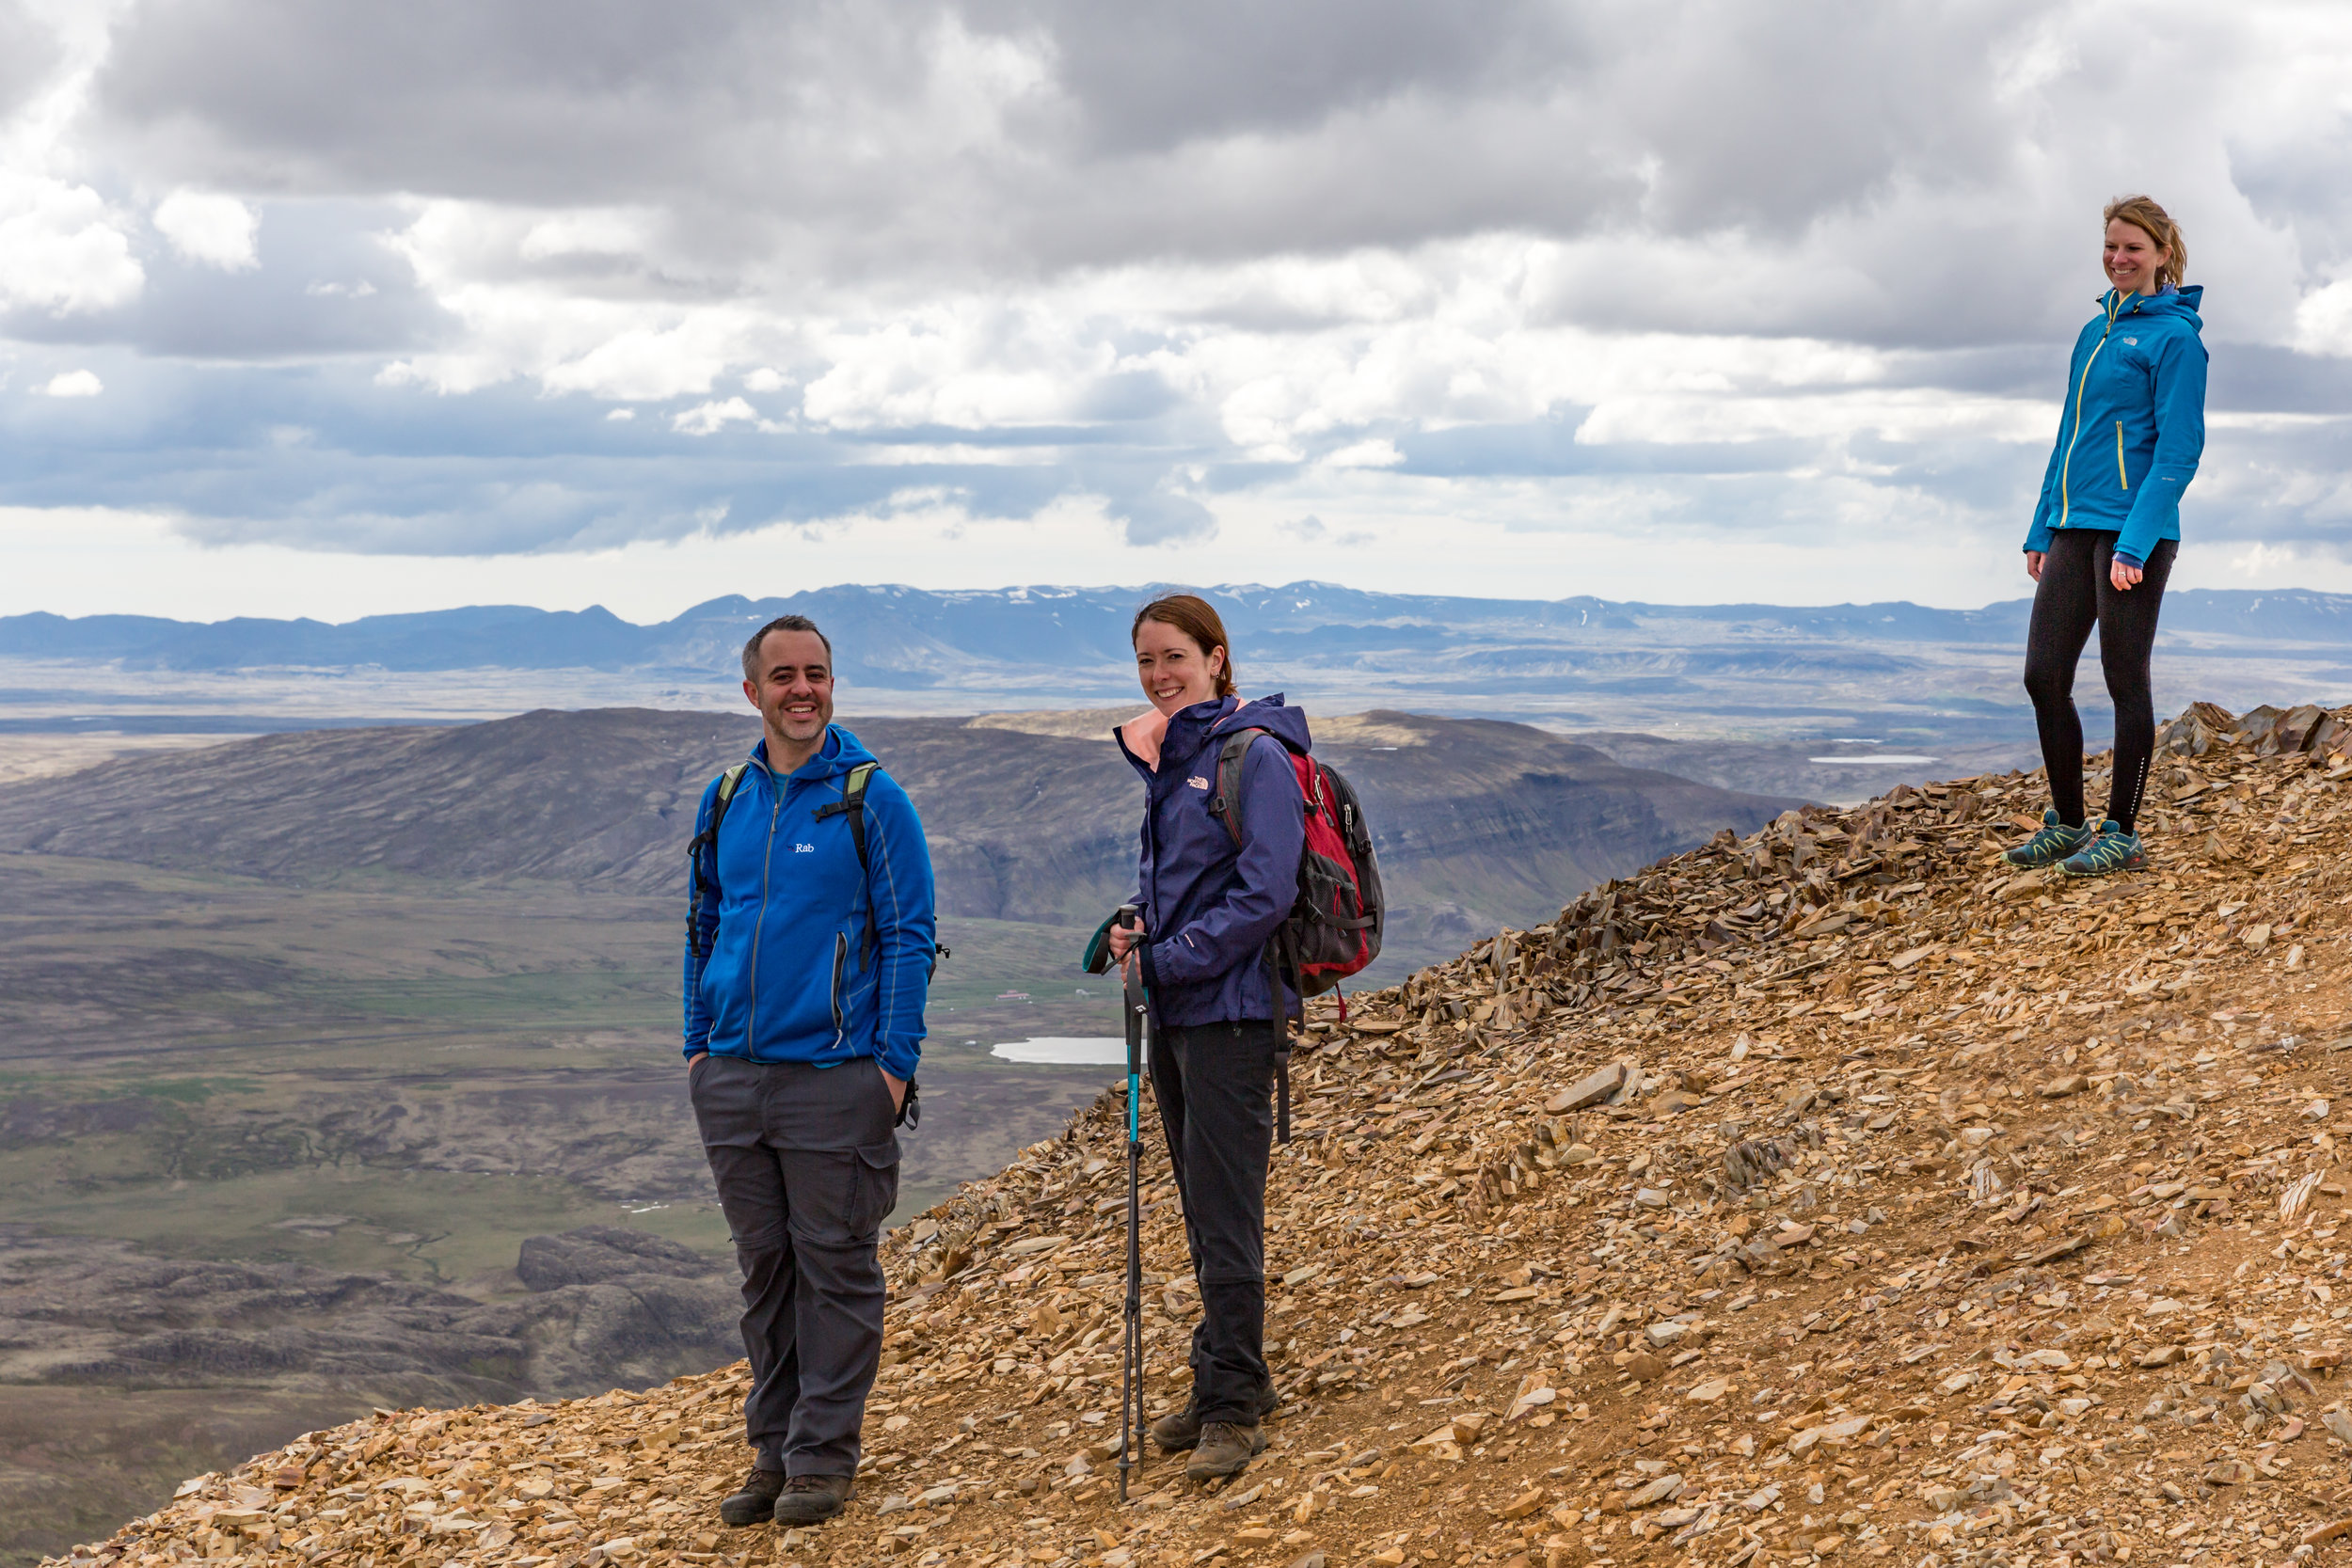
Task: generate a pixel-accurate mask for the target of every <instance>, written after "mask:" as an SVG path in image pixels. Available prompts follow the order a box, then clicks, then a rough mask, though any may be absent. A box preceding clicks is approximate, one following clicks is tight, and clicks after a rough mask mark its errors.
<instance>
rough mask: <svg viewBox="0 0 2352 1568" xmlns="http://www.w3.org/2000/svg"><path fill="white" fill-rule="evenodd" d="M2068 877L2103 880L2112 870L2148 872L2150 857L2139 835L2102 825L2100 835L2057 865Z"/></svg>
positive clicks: (2110, 825) (2104, 823)
mask: <svg viewBox="0 0 2352 1568" xmlns="http://www.w3.org/2000/svg"><path fill="white" fill-rule="evenodd" d="M2058 869H2059V870H2061V871H2063V872H2065V873H2066V874H2067V875H2068V876H2069V877H2104V876H2106V875H2107V874H2108V873H2109V872H2112V871H2145V870H2147V869H2148V856H2147V854H2146V853H2145V852H2144V851H2143V850H2142V849H2141V847H2140V843H2139V835H2138V834H2137V833H2127V832H2124V831H2123V830H2122V827H2120V826H2119V825H2117V824H2116V823H2114V822H2111V821H2110V822H2102V823H2100V824H2099V836H2098V837H2097V838H2094V839H2092V840H2091V841H2090V843H2089V844H2087V845H2085V846H2084V847H2082V848H2080V849H2077V850H2075V851H2074V853H2073V854H2071V855H2069V856H2067V857H2066V859H2065V860H2063V861H2061V862H2060V863H2058Z"/></svg>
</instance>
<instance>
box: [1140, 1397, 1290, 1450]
mask: <svg viewBox="0 0 2352 1568" xmlns="http://www.w3.org/2000/svg"><path fill="white" fill-rule="evenodd" d="M1281 1402H1282V1396H1281V1395H1279V1394H1278V1393H1276V1392H1275V1391H1274V1385H1272V1384H1271V1383H1269V1384H1267V1385H1266V1386H1264V1387H1263V1388H1261V1389H1259V1390H1258V1404H1257V1410H1258V1419H1260V1420H1262V1421H1263V1420H1264V1419H1265V1418H1267V1417H1268V1416H1271V1415H1273V1414H1274V1412H1275V1411H1276V1409H1278V1408H1279V1406H1280V1405H1281ZM1148 1430H1149V1431H1150V1432H1151V1433H1152V1442H1154V1443H1157V1444H1158V1445H1159V1446H1160V1452H1162V1453H1181V1452H1183V1451H1184V1449H1189V1448H1191V1447H1192V1446H1193V1445H1194V1444H1196V1443H1198V1442H1200V1404H1199V1403H1198V1402H1186V1403H1185V1405H1184V1408H1183V1409H1182V1410H1171V1411H1169V1412H1168V1414H1167V1415H1165V1416H1163V1417H1161V1418H1159V1419H1158V1420H1156V1421H1153V1422H1152V1425H1151V1427H1150V1428H1149V1429H1148Z"/></svg>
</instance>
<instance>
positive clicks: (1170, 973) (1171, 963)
mask: <svg viewBox="0 0 2352 1568" xmlns="http://www.w3.org/2000/svg"><path fill="white" fill-rule="evenodd" d="M1244 729H1263V730H1266V731H1268V732H1269V734H1268V735H1262V736H1258V737H1257V738H1256V739H1255V740H1253V741H1251V742H1250V745H1249V751H1248V754H1247V755H1246V756H1245V757H1244V758H1243V759H1242V768H1241V825H1242V832H1241V840H1242V841H1241V844H1240V846H1239V847H1235V845H1234V843H1233V835H1232V833H1231V832H1229V831H1228V830H1227V828H1226V826H1225V824H1224V823H1223V822H1221V821H1219V820H1218V819H1217V818H1216V817H1215V816H1211V815H1210V813H1209V802H1210V800H1212V799H1214V798H1215V796H1216V759H1217V753H1218V752H1219V751H1220V750H1222V748H1223V745H1224V739H1225V736H1229V735H1231V734H1232V732H1233V731H1235V730H1244ZM1277 736H1279V739H1277V738H1274V737H1277ZM1118 739H1119V749H1120V752H1121V753H1123V754H1124V755H1125V756H1126V758H1127V760H1128V761H1129V762H1130V763H1132V764H1133V765H1134V766H1135V769H1136V772H1137V773H1139V774H1141V775H1142V776H1143V787H1144V791H1145V797H1146V804H1145V808H1144V814H1143V853H1142V859H1141V863H1140V867H1139V875H1138V877H1137V881H1138V882H1139V884H1140V892H1139V893H1138V895H1137V896H1136V904H1137V905H1139V906H1140V907H1141V909H1142V910H1143V922H1144V930H1145V932H1146V934H1147V938H1148V941H1147V942H1146V944H1145V945H1144V947H1143V949H1142V953H1143V980H1144V984H1145V986H1146V987H1147V988H1149V990H1150V991H1151V995H1152V1015H1153V1018H1154V1019H1155V1021H1156V1022H1158V1023H1159V1024H1160V1026H1162V1027H1164V1028H1184V1027H1187V1026H1190V1025H1193V1024H1201V1023H1226V1022H1239V1021H1241V1020H1245V1019H1271V1018H1273V1017H1274V1016H1275V1012H1274V1001H1273V998H1271V997H1270V996H1269V995H1268V994H1267V990H1266V965H1265V946H1266V942H1267V940H1268V939H1269V938H1271V937H1272V936H1273V935H1274V933H1275V931H1276V929H1277V928H1278V927H1280V925H1281V924H1282V921H1283V919H1284V918H1285V917H1286V916H1288V915H1289V913H1290V912H1291V906H1292V905H1293V904H1295V902H1297V899H1298V857H1299V853H1300V851H1301V850H1302V849H1304V848H1305V847H1306V839H1307V806H1306V801H1305V800H1303V799H1301V797H1300V796H1299V793H1298V776H1297V775H1296V774H1295V772H1293V771H1292V769H1291V762H1290V756H1289V754H1288V753H1289V752H1299V753H1301V754H1304V753H1305V752H1307V750H1308V736H1307V715H1306V714H1305V712H1303V711H1302V710H1300V709H1298V708H1295V707H1285V706H1283V705H1282V698H1281V696H1280V694H1279V693H1277V694H1276V695H1274V696H1271V697H1261V698H1259V699H1257V700H1255V701H1253V702H1250V703H1248V704H1244V703H1242V702H1241V700H1240V699H1239V698H1235V697H1221V698H1218V699H1216V700H1215V701H1213V702H1206V703H1195V704H1194V705H1192V706H1190V707H1188V708H1185V709H1184V710H1183V711H1182V712H1180V713H1178V714H1176V715H1175V716H1174V717H1173V718H1171V719H1170V720H1168V733H1167V734H1166V735H1165V736H1163V737H1162V738H1161V741H1160V760H1159V766H1158V767H1157V768H1152V767H1151V766H1149V765H1148V764H1146V763H1145V762H1144V761H1143V759H1142V758H1141V757H1138V756H1137V755H1136V753H1135V752H1133V751H1131V750H1129V748H1128V745H1127V737H1126V736H1124V735H1123V734H1122V735H1120V736H1118ZM1286 748H1287V750H1286ZM1282 1008H1283V1011H1284V1012H1285V1013H1286V1014H1289V1015H1291V1016H1295V1015H1296V1014H1297V1013H1298V1010H1299V1007H1298V1000H1297V998H1296V997H1295V995H1294V994H1292V991H1291V989H1290V987H1288V986H1287V985H1286V986H1283V987H1282Z"/></svg>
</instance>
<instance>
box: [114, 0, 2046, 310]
mask: <svg viewBox="0 0 2352 1568" xmlns="http://www.w3.org/2000/svg"><path fill="white" fill-rule="evenodd" d="M2035 10H2036V8H2035V7H2033V6H2030V5H2026V4H2023V3H2015V0H2012V3H2010V4H1985V5H1978V6H1970V7H1942V6H1933V7H1928V6H1888V5H1871V4H1861V3H1846V4H1832V5H1821V6H1810V7H1800V8H1788V7H1756V6H1754V5H1746V4H1740V3H1738V0H1686V3H1684V4H1680V5H1673V6H1660V5H1651V4H1643V5H1632V4H1602V5H1573V6H1572V5H1560V4H1551V5H1546V4H1536V3H1530V0H1502V3H1499V4H1496V5H1492V6H1486V7H1481V8H1469V9H1464V8H1443V7H1433V6H1428V5H1426V4H1421V3H1418V0H1302V3H1300V4H1296V5H1290V6H1273V7H1269V6H1263V5H1256V4H1248V3H1244V0H1211V3H1207V4H1199V3H1181V4H1180V3H1172V0H1153V3H1146V4H1137V5H1128V6H1119V7H1103V6H1099V5H1087V4H1055V3H1041V0H972V3H970V4H966V5H963V6H951V5H941V4H936V3H929V0H926V3H919V4H906V3H898V4H892V3H877V0H860V3H857V4H813V5H811V4H803V5H794V6H787V7H774V8H761V7H749V6H743V5H739V4H735V3H722V0H678V3H675V4H671V5H665V6H662V7H659V8H651V7H644V6H642V5H637V4H634V3H624V0H503V3H492V4H482V3H479V0H419V3H412V4H409V5H405V6H401V7H397V8H373V7H357V8H347V7H319V6H315V5H311V4H308V3H305V0H151V3H150V4H148V5H145V6H143V7H141V8H139V9H138V10H137V11H135V13H134V14H133V15H132V17H131V19H130V20H129V21H128V22H127V23H126V24H124V26H123V27H122V28H121V29H120V31H119V33H118V35H117V37H116V40H115V43H114V47H113V50H112V53H111V55H110V57H109V59H108V61H107V63H106V64H105V66H104V68H103V71H102V73H101V75H100V77H99V80H98V83H97V89H96V92H97V100H96V101H97V104H98V109H99V113H100V115H101V116H102V129H101V135H102V136H103V138H105V139H106V140H108V141H109V142H110V143H111V145H113V146H115V147H116V148H118V149H119V150H122V151H123V152H124V153H125V155H127V156H131V157H134V158H135V161H136V162H137V163H138V164H139V166H142V167H144V168H148V169H151V170H154V171H157V172H159V173H164V174H167V175H168V176H170V177H172V178H176V179H179V180H181V181H183V182H198V183H211V184H216V185H222V186H227V187H234V188H241V189H247V190H252V191H259V192H269V191H282V192H285V193H288V194H304V195H331V196H339V197H341V196H355V195H356V196H374V195H388V194H392V193H400V192H411V193H420V194H432V195H439V196H449V197H459V198H475V199H482V200H489V201H504V202H517V203H524V204H529V205H537V206H547V205H562V204H567V203H568V204H590V203H655V204H659V205H660V206H662V207H663V208H664V209H666V210H667V211H668V212H670V213H671V214H674V216H675V224H674V226H673V228H672V230H671V231H670V234H669V243H670V244H671V245H673V246H675V249H676V250H677V251H678V252H679V253H680V254H682V255H683V256H685V257H687V258H690V259H691V260H692V261H695V262H697V263H699V264H701V265H704V266H707V267H709V268H711V269H712V271H713V273H714V274H716V275H720V276H723V275H726V274H728V273H729V272H731V271H732V270H733V269H734V268H736V267H739V266H741V265H743V264H745V263H746V261H747V260H748V259H751V258H757V257H768V256H778V255H780V256H782V257H783V258H784V259H785V261H786V262H787V265H791V266H802V267H810V268H815V269H818V271H819V272H820V273H830V272H832V271H833V270H834V269H835V268H840V267H845V266H848V265H850V264H852V263H854V264H856V265H858V266H861V267H867V268H872V267H879V268H881V269H882V270H883V271H884V272H885V273H889V272H894V271H895V272H901V273H905V274H908V275H913V276H924V275H937V274H939V273H942V272H946V273H954V272H957V271H960V270H968V271H969V272H970V273H971V274H972V275H974V276H978V277H993V276H998V275H1000V274H1007V273H1011V274H1024V273H1031V272H1044V273H1051V272H1053V271H1055V270H1056V269H1059V268H1064V267H1070V266H1103V265H1116V264H1120V263H1123V262H1129V261H1164V260H1167V259H1168V258H1172V257H1173V258H1200V259H1206V260H1230V259H1232V258H1234V257H1241V256H1250V255H1257V254H1263V253H1265V252H1268V251H1286V250H1306V251H1331V250H1339V249H1344V248H1346V247H1349V246H1356V245H1389V246H1401V245H1415V244H1419V243H1422V242H1425V241H1430V240H1437V239H1443V238H1447V237H1451V236H1456V235H1461V234H1467V233H1473V232H1478V231H1482V230H1497V229H1503V230H1523V231H1528V232H1534V233H1541V234H1553V235H1563V236H1572V235H1581V234H1588V233H1594V232H1599V231H1605V230H1611V229H1629V230H1642V231H1645V232H1653V233H1665V234H1684V235H1689V234H1701V233H1707V232H1711V231H1719V230H1727V229H1738V228H1744V229H1748V230H1755V231H1756V232H1758V233H1760V234H1764V235H1767V236H1771V235H1779V236H1784V237H1786V236H1793V235H1795V234H1797V233H1799V232H1800V231H1802V230H1804V228H1805V227H1806V226H1807V225H1808V224H1811V223H1813V222H1815V221H1817V220H1819V219H1820V218H1821V217H1822V216H1823V215H1824V214H1829V213H1834V212H1836V211H1838V210H1841V209H1849V208H1853V207H1856V206H1858V205H1861V204H1866V203H1868V202H1870V201H1872V200H1873V199H1876V198H1880V197H1883V195H1885V194H1886V193H1887V192H1889V191H1890V190H1892V189H1894V188H1895V187H1896V186H1898V185H1899V184H1901V183H1903V182H1913V183H1923V184H1928V185H1934V184H1939V183H1952V184H1959V185H1964V186H1981V185H1983V184H1986V183H1990V182H1996V181H1998V180H1999V179H2000V178H2001V176H2002V175H2003V173H2004V171H2005V169H2006V168H2007V166H2009V165H2010V162H2011V161H2012V160H2014V159H2016V158H2017V157H2018V156H2020V150H2021V137H2020V132H2021V130H2023V129H2024V127H2023V126H2022V125H2021V123H2020V122H2019V120H2018V119H2017V117H2016V116H2014V115H2010V116H2006V117H2005V116H2004V114H2003V113H2002V111H2001V108H2000V105H1999V103H1998V99H1997V94H1996V93H1994V91H1993V80H1992V79H1993V77H1994V74H1995V72H1996V71H1997V70H1998V69H1999V68H1998V62H1997V57H1996V56H1997V54H1998V45H1999V44H2000V42H2001V40H2003V39H2004V38H2006V37H2009V36H2010V35H2011V34H2013V33H2014V32H2015V30H2016V28H2017V27H2018V25H2019V24H2020V22H2021V20H2023V19H2026V18H2029V17H2030V16H2031V15H2033V14H2034V11H2035Z"/></svg>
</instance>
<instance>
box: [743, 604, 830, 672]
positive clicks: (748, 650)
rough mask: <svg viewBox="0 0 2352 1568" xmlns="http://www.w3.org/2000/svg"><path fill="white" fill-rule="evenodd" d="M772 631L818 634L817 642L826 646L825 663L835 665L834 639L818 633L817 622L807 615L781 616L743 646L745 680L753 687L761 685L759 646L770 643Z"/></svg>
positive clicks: (757, 632)
mask: <svg viewBox="0 0 2352 1568" xmlns="http://www.w3.org/2000/svg"><path fill="white" fill-rule="evenodd" d="M771 631H806V632H816V635H817V641H819V642H822V643H823V644H824V645H825V663H826V664H827V665H828V666H830V665H831V664H832V663H833V639H831V638H829V637H827V636H826V635H825V634H824V633H823V632H821V631H818V630H817V623H816V622H814V621H812V620H810V619H809V618H808V617H807V616H805V615H779V616H777V617H776V618H775V619H774V620H772V621H771V622H769V623H768V624H767V625H766V626H762V627H760V628H759V629H758V630H757V631H755V632H754V633H752V640H751V641H749V642H746V643H744V644H743V678H744V679H745V680H747V681H750V682H751V683H752V684H753V685H755V686H756V685H758V684H759V645H760V644H761V643H762V642H765V641H768V634H769V633H770V632H771Z"/></svg>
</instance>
